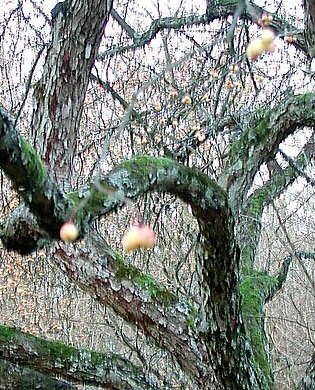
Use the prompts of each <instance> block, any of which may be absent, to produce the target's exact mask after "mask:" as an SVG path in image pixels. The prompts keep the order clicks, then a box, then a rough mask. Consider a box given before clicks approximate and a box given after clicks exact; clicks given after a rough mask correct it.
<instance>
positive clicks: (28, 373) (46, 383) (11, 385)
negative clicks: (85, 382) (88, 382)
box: [0, 358, 77, 390]
mask: <svg viewBox="0 0 315 390" xmlns="http://www.w3.org/2000/svg"><path fill="white" fill-rule="evenodd" d="M0 389H10V390H22V389H45V390H76V389H77V387H76V386H73V385H70V384H69V383H67V382H64V381H61V380H58V379H54V378H51V377H50V376H47V375H44V374H41V373H39V372H37V371H34V370H32V369H30V368H27V367H24V366H23V365H18V364H13V363H10V362H9V361H8V360H5V359H3V358H1V359H0Z"/></svg>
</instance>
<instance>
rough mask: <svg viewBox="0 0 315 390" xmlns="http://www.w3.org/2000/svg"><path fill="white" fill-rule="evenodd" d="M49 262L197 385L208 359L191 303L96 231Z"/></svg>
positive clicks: (204, 377) (202, 378)
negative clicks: (161, 351) (164, 353)
mask: <svg viewBox="0 0 315 390" xmlns="http://www.w3.org/2000/svg"><path fill="white" fill-rule="evenodd" d="M68 252H69V250H68ZM54 260H55V262H56V263H57V265H58V267H60V268H61V269H62V270H63V271H64V272H66V274H67V275H68V276H69V277H70V278H71V279H72V280H73V281H74V282H75V283H76V284H78V285H79V286H80V287H81V288H82V289H83V290H85V291H88V293H89V295H91V296H92V297H94V298H95V299H97V300H98V301H99V302H100V303H102V304H105V305H106V306H109V307H110V308H111V309H112V310H113V311H115V312H116V313H117V314H118V315H119V316H120V317H122V318H123V319H124V320H126V321H127V322H129V323H132V324H134V325H136V326H137V327H138V328H139V329H141V331H142V332H143V333H144V334H145V335H146V336H149V337H150V338H151V339H153V340H154V342H155V343H156V345H158V346H159V347H161V348H163V349H165V350H166V351H168V352H170V353H171V355H172V356H173V358H175V359H176V361H177V362H178V363H179V365H180V366H181V368H182V369H183V370H184V371H185V372H186V373H187V374H188V375H190V376H191V378H192V379H193V380H194V381H195V382H197V383H199V385H201V383H202V382H203V381H204V380H206V377H207V376H208V375H209V371H210V370H209V367H208V365H209V362H208V361H207V354H206V353H205V347H204V345H203V343H202V341H201V340H198V332H197V328H196V324H197V321H198V317H199V316H198V315H197V312H196V309H195V306H194V304H193V303H190V304H187V303H185V302H184V301H180V300H179V299H178V297H177V296H176V295H175V294H174V293H171V292H169V291H167V290H166V289H164V288H163V287H162V286H160V285H159V284H158V283H156V282H155V281H154V279H153V278H152V277H151V276H149V275H146V274H144V273H142V272H141V271H140V270H139V269H137V268H136V267H134V266H132V265H128V264H127V263H125V262H124V260H123V258H122V257H121V256H120V255H119V254H118V253H116V252H114V251H112V250H110V249H109V248H108V247H107V245H106V243H105V242H104V241H103V240H102V239H101V238H100V237H98V236H96V235H95V234H93V235H89V236H88V237H87V240H85V246H84V250H83V251H82V248H77V249H73V251H72V252H71V254H67V253H66V251H65V250H63V249H62V248H61V249H58V250H57V251H56V253H55V255H54Z"/></svg>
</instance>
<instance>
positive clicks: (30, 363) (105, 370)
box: [0, 326, 156, 390]
mask: <svg viewBox="0 0 315 390" xmlns="http://www.w3.org/2000/svg"><path fill="white" fill-rule="evenodd" d="M0 353H1V356H2V357H3V358H4V359H6V360H7V361H10V362H12V363H18V364H19V365H20V366H23V367H26V368H29V369H34V370H36V371H38V372H40V373H43V374H45V375H50V376H58V377H62V378H63V379H65V380H69V381H70V382H72V383H77V384H86V385H94V386H99V387H102V388H105V389H112V390H115V389H117V390H119V389H122V388H123V389H129V390H134V389H138V390H141V389H143V388H146V389H150V390H153V389H156V387H155V386H154V385H152V384H150V383H149V382H148V381H147V379H146V377H145V375H144V373H143V372H142V371H141V369H140V368H139V367H137V366H135V365H133V364H132V363H130V362H129V361H128V360H126V359H124V358H121V357H119V356H118V355H117V354H101V353H97V352H92V351H87V350H83V349H76V348H74V347H70V346H67V345H65V344H62V343H60V342H56V341H47V340H44V339H42V338H39V337H35V336H32V335H29V334H27V333H24V332H21V331H19V330H17V329H14V328H8V327H4V326H0ZM52 382H53V380H52ZM56 384H58V382H56ZM57 388H60V387H56V389H57ZM64 388H66V387H64Z"/></svg>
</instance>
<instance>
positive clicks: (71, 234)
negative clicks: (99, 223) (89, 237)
mask: <svg viewBox="0 0 315 390" xmlns="http://www.w3.org/2000/svg"><path fill="white" fill-rule="evenodd" d="M78 237H79V230H78V228H77V227H76V226H75V224H74V223H73V222H71V221H68V222H65V223H64V224H63V225H62V226H61V229H60V238H61V239H62V241H65V242H71V241H74V240H76V239H77V238H78Z"/></svg>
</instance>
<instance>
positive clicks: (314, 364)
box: [298, 354, 315, 390]
mask: <svg viewBox="0 0 315 390" xmlns="http://www.w3.org/2000/svg"><path fill="white" fill-rule="evenodd" d="M313 389H315V354H314V355H313V356H312V359H311V362H310V364H309V366H308V368H307V370H306V373H305V375H304V377H303V378H302V380H301V382H300V383H299V386H298V390H313Z"/></svg>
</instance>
